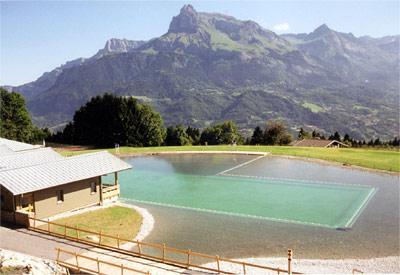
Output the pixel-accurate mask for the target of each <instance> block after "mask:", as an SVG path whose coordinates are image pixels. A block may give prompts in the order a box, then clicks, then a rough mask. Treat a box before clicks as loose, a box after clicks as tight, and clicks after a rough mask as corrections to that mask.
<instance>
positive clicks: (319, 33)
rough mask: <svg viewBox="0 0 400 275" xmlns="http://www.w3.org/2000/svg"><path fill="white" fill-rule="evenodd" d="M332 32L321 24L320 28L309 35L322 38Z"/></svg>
mask: <svg viewBox="0 0 400 275" xmlns="http://www.w3.org/2000/svg"><path fill="white" fill-rule="evenodd" d="M332 32H333V31H332V30H331V29H330V28H329V27H328V25H326V24H322V25H321V26H319V27H318V28H316V29H315V30H314V31H313V32H312V33H310V35H312V36H313V37H317V36H323V35H326V34H329V33H332Z"/></svg>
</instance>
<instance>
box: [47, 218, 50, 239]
mask: <svg viewBox="0 0 400 275" xmlns="http://www.w3.org/2000/svg"><path fill="white" fill-rule="evenodd" d="M47 232H49V235H50V221H49V219H47Z"/></svg>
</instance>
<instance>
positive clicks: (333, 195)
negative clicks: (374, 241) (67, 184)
mask: <svg viewBox="0 0 400 275" xmlns="http://www.w3.org/2000/svg"><path fill="white" fill-rule="evenodd" d="M238 163H240V161H238ZM236 164H237V163H232V164H231V165H232V167H234V165H236ZM199 165H200V166H201V167H203V168H204V167H205V166H208V169H205V170H204V169H203V170H202V171H206V172H205V173H199V170H198V169H193V168H192V170H190V169H189V170H188V169H185V163H182V164H181V165H178V166H176V165H175V166H174V165H172V166H171V165H166V166H163V165H160V162H159V161H158V160H154V162H153V163H152V162H151V160H150V161H149V160H147V162H146V163H145V165H143V163H142V164H140V163H139V165H135V166H136V167H134V169H133V170H130V171H126V172H124V173H122V174H121V176H120V181H121V197H122V199H126V200H133V201H138V202H145V203H151V204H157V205H166V206H173V207H179V208H187V209H193V210H198V211H208V212H215V213H219V214H228V215H237V216H245V217H252V218H258V219H267V220H273V221H278V222H290V223H300V224H307V225H314V226H322V227H329V228H339V227H340V228H342V227H343V228H344V227H351V226H352V225H353V223H354V222H355V221H356V219H357V217H358V216H359V215H360V213H361V212H362V210H363V208H364V207H365V206H366V204H367V203H368V201H369V199H370V198H371V197H372V196H373V194H374V192H375V189H374V188H371V187H367V186H356V185H341V184H329V183H315V182H311V181H309V182H307V181H298V182H296V181H293V180H292V181H287V180H279V179H257V178H250V177H241V176H226V175H223V174H222V175H215V174H217V173H215V172H218V165H216V164H215V165H213V164H210V163H204V164H203V165H202V164H199ZM250 165H251V164H250ZM176 167H178V169H176ZM227 167H229V165H226V164H225V165H224V167H223V168H224V169H225V168H227ZM211 168H214V169H211ZM210 169H211V170H210ZM200 170H201V169H200ZM212 173H214V174H212ZM207 174H208V175H207Z"/></svg>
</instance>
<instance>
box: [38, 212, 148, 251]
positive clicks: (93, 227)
mask: <svg viewBox="0 0 400 275" xmlns="http://www.w3.org/2000/svg"><path fill="white" fill-rule="evenodd" d="M54 222H55V223H59V224H63V225H64V224H66V225H69V226H72V227H75V226H78V228H79V229H86V230H89V231H93V232H99V231H100V230H102V233H104V234H108V235H111V236H117V235H118V234H119V236H120V238H121V239H128V240H132V239H133V238H134V237H135V236H136V235H137V233H138V232H139V229H140V226H141V224H142V216H140V214H139V213H138V212H136V211H135V210H134V209H131V208H127V207H121V206H113V207H109V208H104V209H99V210H95V211H91V212H86V213H82V214H77V215H74V216H71V217H67V218H62V219H58V220H55V221H54ZM39 227H42V228H43V229H47V225H42V226H39ZM50 230H51V231H52V232H56V233H59V234H64V227H61V226H55V225H51V228H50ZM67 235H68V236H71V237H76V236H77V235H76V231H75V230H73V229H68V230H67ZM88 235H94V234H88V233H84V232H79V238H82V239H85V238H86V237H87V236H88ZM96 237H98V236H96ZM101 243H102V244H107V245H113V246H116V245H117V242H116V240H115V239H111V238H107V237H105V238H102V242H101ZM121 243H122V242H121Z"/></svg>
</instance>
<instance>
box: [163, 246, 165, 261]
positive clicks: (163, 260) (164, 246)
mask: <svg viewBox="0 0 400 275" xmlns="http://www.w3.org/2000/svg"><path fill="white" fill-rule="evenodd" d="M162 261H163V262H165V243H163V246H162Z"/></svg>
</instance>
